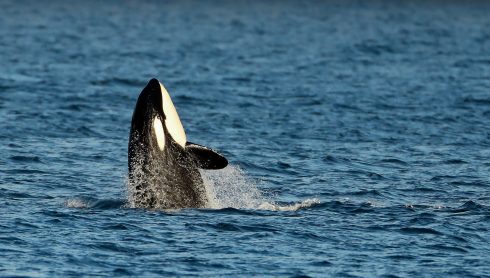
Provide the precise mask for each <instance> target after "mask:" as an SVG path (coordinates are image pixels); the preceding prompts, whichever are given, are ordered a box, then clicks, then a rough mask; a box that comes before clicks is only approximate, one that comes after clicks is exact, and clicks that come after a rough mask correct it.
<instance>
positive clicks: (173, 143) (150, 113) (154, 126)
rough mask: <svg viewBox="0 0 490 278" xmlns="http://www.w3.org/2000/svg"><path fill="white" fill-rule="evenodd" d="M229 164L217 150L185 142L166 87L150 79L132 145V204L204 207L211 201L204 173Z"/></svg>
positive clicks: (137, 111)
mask: <svg viewBox="0 0 490 278" xmlns="http://www.w3.org/2000/svg"><path fill="white" fill-rule="evenodd" d="M227 165H228V161H227V160H226V158H225V157H223V156H222V155H220V154H219V153H217V152H216V151H214V150H212V149H210V148H207V147H204V146H201V145H198V144H194V143H190V142H188V141H187V136H186V134H185V131H184V127H183V126H182V123H181V121H180V118H179V115H178V114H177V110H176V109H175V106H174V105H173V102H172V99H171V98H170V95H169V94H168V92H167V90H166V89H165V87H164V86H163V85H162V84H161V83H160V82H159V81H158V80H157V79H151V80H150V81H149V82H148V84H147V85H146V87H145V88H144V89H143V90H142V91H141V93H140V95H139V97H138V100H137V102H136V106H135V108H134V112H133V117H132V120H131V131H130V135H129V143H128V172H129V181H128V187H129V195H130V196H129V198H130V203H132V205H134V206H135V207H140V208H161V209H175V208H191V207H192V208H201V207H205V206H206V204H207V202H208V200H207V196H206V190H205V187H204V184H203V180H202V177H201V175H200V173H199V170H198V169H199V168H200V169H222V168H224V167H226V166H227Z"/></svg>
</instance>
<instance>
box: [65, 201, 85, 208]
mask: <svg viewBox="0 0 490 278" xmlns="http://www.w3.org/2000/svg"><path fill="white" fill-rule="evenodd" d="M65 207H67V208H88V207H89V205H88V202H87V201H85V200H81V199H69V200H66V201H65Z"/></svg>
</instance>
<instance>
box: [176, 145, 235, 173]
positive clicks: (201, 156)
mask: <svg viewBox="0 0 490 278" xmlns="http://www.w3.org/2000/svg"><path fill="white" fill-rule="evenodd" d="M185 149H186V151H187V153H188V154H189V155H191V156H192V157H193V159H194V160H195V161H196V163H197V167H199V168H201V169H207V170H217V169H223V168H225V167H226V165H228V160H226V158H225V157H224V156H222V155H221V154H219V153H217V152H215V151H213V150H212V149H210V148H206V147H204V146H201V145H198V144H194V143H191V142H187V144H186V146H185Z"/></svg>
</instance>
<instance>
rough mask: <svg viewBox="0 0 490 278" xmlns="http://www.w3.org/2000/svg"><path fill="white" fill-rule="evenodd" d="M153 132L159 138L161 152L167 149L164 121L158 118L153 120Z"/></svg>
mask: <svg viewBox="0 0 490 278" xmlns="http://www.w3.org/2000/svg"><path fill="white" fill-rule="evenodd" d="M153 130H154V131H155V136H156V138H157V144H158V147H159V148H160V150H161V151H163V149H164V148H165V132H164V131H163V125H162V121H160V119H159V118H158V117H155V118H154V119H153Z"/></svg>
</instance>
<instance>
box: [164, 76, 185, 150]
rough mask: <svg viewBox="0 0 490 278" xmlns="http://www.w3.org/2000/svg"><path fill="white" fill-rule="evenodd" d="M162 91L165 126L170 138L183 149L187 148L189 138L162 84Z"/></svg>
mask: <svg viewBox="0 0 490 278" xmlns="http://www.w3.org/2000/svg"><path fill="white" fill-rule="evenodd" d="M160 91H161V93H162V106H163V113H165V117H166V118H165V126H166V127H167V130H168V133H170V136H172V138H173V139H174V141H175V142H177V144H179V145H180V146H182V148H185V143H186V142H187V138H186V135H185V131H184V127H183V126H182V123H181V122H180V118H179V114H177V110H175V106H174V103H173V102H172V99H171V98H170V95H169V94H168V92H167V90H166V89H165V87H163V85H162V83H160Z"/></svg>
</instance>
